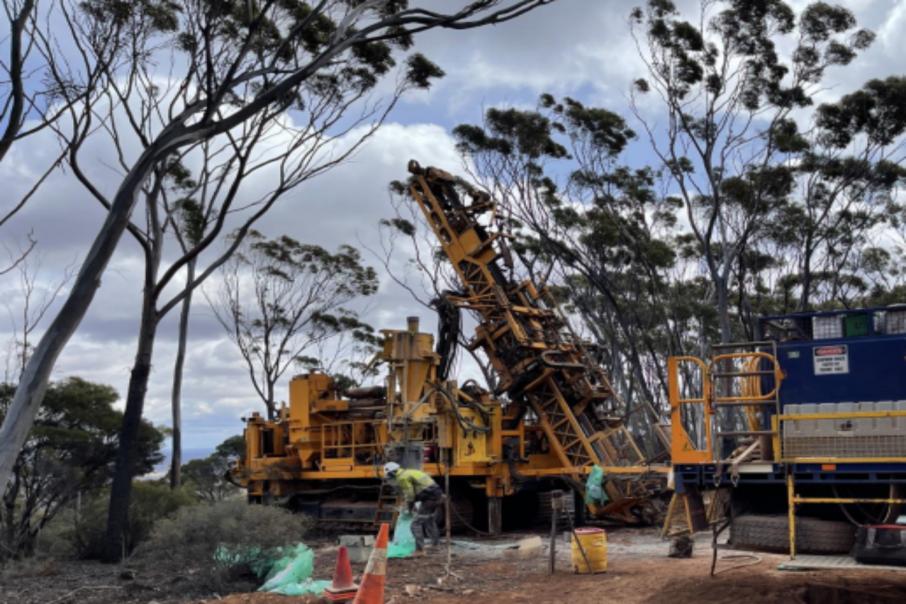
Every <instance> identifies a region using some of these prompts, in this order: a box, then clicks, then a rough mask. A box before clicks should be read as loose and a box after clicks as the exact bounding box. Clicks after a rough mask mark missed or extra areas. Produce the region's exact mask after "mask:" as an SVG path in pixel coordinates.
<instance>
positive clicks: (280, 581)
mask: <svg viewBox="0 0 906 604" xmlns="http://www.w3.org/2000/svg"><path fill="white" fill-rule="evenodd" d="M281 553H282V556H281V557H280V558H278V559H276V560H274V562H273V564H272V565H271V570H270V572H269V573H268V574H267V577H266V578H265V581H264V585H262V586H261V587H259V588H258V591H271V592H275V591H277V590H278V589H286V588H287V587H288V586H291V585H294V584H300V583H303V582H304V581H306V580H308V579H311V575H312V573H313V572H314V569H315V553H314V552H313V551H311V548H310V547H308V546H307V545H305V544H304V543H299V544H297V545H296V546H295V547H292V548H286V549H283V550H282V552H281ZM287 595H290V594H287Z"/></svg>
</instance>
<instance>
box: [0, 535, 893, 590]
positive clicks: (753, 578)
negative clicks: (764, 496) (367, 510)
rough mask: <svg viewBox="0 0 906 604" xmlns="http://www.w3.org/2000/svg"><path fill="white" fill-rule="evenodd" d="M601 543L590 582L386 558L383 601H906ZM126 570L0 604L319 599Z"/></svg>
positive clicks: (860, 586)
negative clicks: (221, 589)
mask: <svg viewBox="0 0 906 604" xmlns="http://www.w3.org/2000/svg"><path fill="white" fill-rule="evenodd" d="M506 540H508V541H512V540H514V537H512V536H507V538H506ZM608 540H609V542H610V549H611V551H610V553H609V560H608V572H607V573H604V574H600V575H593V576H589V575H576V574H573V573H572V572H571V571H570V566H569V553H568V546H566V545H565V544H564V545H558V570H557V572H556V573H555V574H554V575H549V574H548V554H547V552H546V551H543V552H540V553H536V554H535V555H534V556H533V557H532V558H530V559H527V560H517V559H512V558H507V557H504V556H503V554H502V551H501V550H500V549H494V547H493V545H491V546H485V547H484V549H480V550H479V551H477V552H476V551H466V550H457V551H460V552H462V553H461V554H460V555H458V556H456V557H454V558H453V565H452V571H453V573H455V575H447V573H446V568H445V566H446V564H445V563H446V553H445V551H444V550H443V548H440V550H439V551H436V552H434V553H432V554H430V555H429V556H427V557H425V558H420V559H404V560H390V561H389V562H388V565H387V589H386V598H385V603H386V604H408V603H409V602H412V603H416V602H426V603H429V604H454V603H467V602H469V603H473V602H477V601H483V602H495V603H496V602H500V603H503V604H506V603H521V602H525V603H533V604H540V603H542V602H565V601H568V602H570V604H573V603H576V604H586V603H587V604H591V603H594V604H598V603H599V602H602V601H609V602H621V603H622V602H627V603H633V602H651V603H665V604H681V603H682V604H685V603H695V602H707V603H708V604H754V603H759V602H777V603H780V602H783V603H787V602H797V603H801V604H812V603H818V602H821V603H823V602H834V603H835V604H845V603H849V602H858V603H859V604H862V603H869V604H871V603H874V602H877V603H893V602H904V601H906V572H890V571H876V570H847V571H814V572H786V571H778V570H776V569H777V565H778V564H779V563H780V562H781V561H783V560H785V559H786V557H785V556H782V555H776V554H758V556H759V559H758V562H757V563H756V564H753V565H749V566H745V567H743V566H742V564H745V563H747V562H749V561H747V560H739V559H737V560H732V561H731V560H724V561H721V562H719V563H718V572H719V574H718V575H717V576H715V577H713V578H712V577H709V570H710V564H711V552H710V549H709V548H708V546H707V544H706V543H702V542H699V543H697V544H696V551H695V554H696V555H695V557H694V558H691V559H686V560H677V559H671V558H667V557H666V551H667V544H666V543H662V542H660V541H659V540H658V539H657V537H656V535H655V533H654V532H653V531H651V530H625V529H624V530H618V531H613V532H610V534H609V538H608ZM480 543H481V544H487V543H489V542H484V541H483V542H480ZM490 543H493V542H490ZM498 543H499V542H498ZM316 551H317V559H316V563H315V568H316V569H317V573H316V576H317V577H318V578H321V577H325V576H329V575H330V573H331V572H332V570H333V563H334V558H335V555H336V550H335V548H334V547H332V546H328V545H322V546H321V547H319V548H318V549H317V550H316ZM721 555H726V552H721ZM363 566H364V565H362V564H358V565H354V566H353V571H354V572H356V573H360V572H361V571H362V567H363ZM127 568H132V569H133V572H134V576H133V577H129V578H128V579H124V578H123V577H122V576H121V574H122V572H123V567H117V566H109V565H102V564H97V563H90V562H61V561H56V562H47V563H42V564H38V563H34V564H30V565H29V567H28V568H27V569H26V568H22V569H19V568H16V569H14V568H7V569H4V572H3V573H2V574H0V603H2V604H7V603H9V604H14V603H15V604H47V603H49V602H55V603H56V604H64V603H66V604H70V603H75V602H78V603H79V604H107V603H116V602H132V603H136V604H152V603H156V604H190V603H191V604H201V603H204V604H215V603H216V604H220V603H225V604H290V603H292V604H309V603H313V602H321V601H323V600H322V599H321V598H318V597H307V598H291V597H285V596H278V595H273V594H260V593H234V594H231V595H227V596H223V597H218V596H216V595H214V594H211V595H207V596H204V595H203V594H198V592H197V591H194V590H193V586H194V585H195V583H196V582H195V575H194V574H193V573H194V571H192V570H191V569H167V568H161V567H154V568H149V567H143V566H141V565H139V564H138V563H137V562H130V563H127Z"/></svg>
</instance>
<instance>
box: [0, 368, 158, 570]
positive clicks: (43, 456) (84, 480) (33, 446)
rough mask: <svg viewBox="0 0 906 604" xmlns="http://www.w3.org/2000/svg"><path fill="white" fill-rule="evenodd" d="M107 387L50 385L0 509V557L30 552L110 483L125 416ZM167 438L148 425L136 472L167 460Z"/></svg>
mask: <svg viewBox="0 0 906 604" xmlns="http://www.w3.org/2000/svg"><path fill="white" fill-rule="evenodd" d="M14 391H15V385H14V384H9V383H5V384H0V416H2V415H5V412H6V410H7V409H8V408H9V403H10V400H11V399H12V396H13V393H14ZM118 399H119V396H118V395H117V393H116V392H115V391H114V390H113V388H111V387H110V386H105V385H102V384H93V383H91V382H88V381H85V380H83V379H80V378H69V379H67V380H64V381H61V382H56V383H54V384H51V386H50V388H49V389H48V390H47V396H46V397H45V399H44V404H43V405H42V407H41V411H40V412H39V413H38V417H37V418H36V420H35V424H34V426H33V427H32V429H31V432H30V433H29V436H28V439H27V440H26V441H25V446H24V447H23V449H22V451H21V452H20V453H19V456H18V457H17V458H16V463H15V464H14V466H13V477H12V480H11V481H10V483H9V484H8V485H7V488H6V490H5V493H4V495H3V505H2V508H0V527H2V528H0V559H2V558H6V557H11V556H16V557H18V556H27V555H30V554H31V553H33V551H34V545H35V540H36V539H37V536H38V533H39V532H40V531H41V529H42V528H44V526H46V525H47V523H48V522H50V521H51V520H52V519H53V518H54V516H55V515H56V514H57V513H58V512H59V511H60V510H62V509H64V508H65V507H66V506H68V505H69V504H71V503H72V502H73V500H74V499H75V498H76V497H77V496H78V495H79V494H80V493H82V494H83V495H86V496H88V495H91V494H92V493H94V492H96V491H98V490H100V489H101V488H102V487H103V486H105V485H107V484H109V483H110V480H111V478H112V476H113V462H114V459H115V457H116V450H117V433H118V432H119V428H120V424H121V422H122V419H123V414H122V413H121V412H120V411H118V410H116V409H115V408H114V407H113V404H114V403H115V402H116V401H117V400H118ZM163 439H164V435H163V434H162V433H161V432H160V431H158V430H157V429H156V428H155V427H154V426H152V425H151V424H150V423H148V422H146V421H143V422H142V425H141V429H140V430H139V438H138V443H137V447H136V448H137V453H138V454H137V456H136V459H135V466H134V467H133V468H132V471H133V473H135V474H136V475H141V474H146V473H148V472H150V471H152V470H153V469H154V466H155V464H157V463H159V462H160V461H161V460H162V459H163V455H162V454H161V452H160V447H161V443H162V442H163Z"/></svg>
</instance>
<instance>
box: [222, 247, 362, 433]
mask: <svg viewBox="0 0 906 604" xmlns="http://www.w3.org/2000/svg"><path fill="white" fill-rule="evenodd" d="M377 287H378V280H377V273H376V272H375V270H374V269H373V268H371V267H370V266H365V265H363V264H362V258H361V254H360V253H359V251H358V250H356V249H355V248H353V247H351V246H349V245H341V246H339V248H338V249H337V251H336V252H335V253H331V252H329V251H328V250H326V249H324V248H322V247H320V246H318V245H311V244H304V243H300V242H298V241H296V240H295V239H293V238H291V237H288V236H285V235H284V236H282V237H279V238H276V239H267V238H266V237H264V236H263V235H261V234H260V233H257V232H253V233H252V234H251V235H250V236H249V237H248V238H247V241H246V243H245V245H244V246H243V247H242V248H241V250H240V251H239V252H238V253H237V254H235V255H234V256H233V258H232V259H231V260H230V261H229V262H228V263H227V265H226V266H225V267H224V269H223V271H222V281H221V287H220V292H219V294H218V296H217V299H216V300H215V301H214V302H213V303H212V308H213V309H214V312H215V315H216V316H217V319H218V320H219V321H220V323H221V325H223V327H224V329H225V330H226V332H227V334H228V335H229V337H230V339H232V340H233V342H234V343H235V344H236V345H237V347H238V348H239V352H240V353H241V355H242V358H243V360H244V361H245V363H246V366H247V367H248V372H249V378H250V379H251V382H252V386H253V387H254V388H255V392H257V393H258V396H259V397H260V398H261V401H262V402H263V403H264V405H265V407H266V408H267V414H268V417H269V418H271V419H274V418H276V416H277V393H276V385H277V382H278V381H279V380H280V379H281V378H282V377H283V375H284V374H285V373H286V371H287V370H289V369H290V368H291V367H297V368H298V367H307V368H313V367H321V368H324V367H325V366H326V365H328V364H329V360H328V356H332V357H333V358H335V359H336V358H338V357H339V356H345V355H344V353H349V352H351V351H349V350H348V347H346V346H344V344H345V343H346V342H344V341H343V338H344V337H345V339H346V340H348V341H351V343H352V345H353V346H359V347H365V348H366V349H370V348H372V347H373V346H374V345H375V344H376V341H377V340H376V337H375V336H374V333H373V329H372V328H371V327H370V326H369V325H367V324H365V323H362V322H361V321H360V320H359V318H358V315H357V314H356V313H355V312H354V311H352V310H350V309H348V308H346V305H348V304H349V303H350V302H357V301H358V300H357V299H358V298H360V297H365V296H370V295H372V294H374V293H375V292H376V291H377ZM326 346H332V347H333V348H334V350H333V351H332V352H333V354H332V355H329V353H328V352H327V350H326V348H325V347H326ZM353 369H354V368H353ZM332 373H333V372H332Z"/></svg>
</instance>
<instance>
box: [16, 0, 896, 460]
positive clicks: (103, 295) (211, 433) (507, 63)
mask: <svg viewBox="0 0 906 604" xmlns="http://www.w3.org/2000/svg"><path fill="white" fill-rule="evenodd" d="M697 4H698V3H697V2H687V3H686V5H687V6H688V7H694V6H697ZM791 4H792V5H793V6H794V7H795V8H797V9H799V8H801V7H802V6H804V5H805V4H806V3H805V2H799V1H797V2H792V3H791ZM845 4H846V6H848V7H849V8H850V9H851V10H853V11H854V12H855V14H856V16H857V18H858V20H859V22H860V25H862V26H864V27H868V28H870V29H872V30H874V31H875V32H876V33H877V34H878V37H877V39H876V41H875V43H874V45H873V46H872V47H871V48H870V49H869V50H868V51H867V52H865V53H864V54H863V55H861V56H860V57H859V58H858V59H857V60H856V61H855V62H854V64H852V65H851V66H850V67H848V68H846V69H841V70H836V71H831V72H830V73H829V74H828V79H827V82H828V86H827V88H826V89H825V90H823V91H822V92H821V98H822V100H830V99H833V98H835V97H837V96H839V95H841V94H845V93H846V92H849V91H851V90H854V89H856V88H858V87H859V86H860V85H861V84H862V83H864V81H866V80H868V79H869V78H872V77H883V76H887V75H892V74H900V73H901V70H902V67H901V65H902V53H903V51H904V49H906V47H904V43H903V41H902V32H903V31H904V30H906V1H902V0H900V1H898V0H848V1H847V2H845ZM634 5H635V3H634V2H628V1H623V0H610V1H606V0H594V1H591V0H559V1H557V2H554V3H553V4H551V5H550V6H546V7H543V8H541V9H539V10H537V11H536V12H534V13H531V14H529V15H527V16H525V17H523V18H521V19H519V20H517V21H514V22H510V23H507V24H503V25H500V26H497V27H494V28H484V29H479V30H473V31H468V32H463V33H453V32H433V33H430V34H427V35H425V36H423V37H422V38H420V39H418V40H417V45H418V50H420V51H421V52H423V53H424V54H426V55H427V56H428V57H430V58H431V59H432V60H434V61H435V62H436V63H438V64H439V65H440V66H441V67H442V68H443V69H444V70H445V71H446V73H447V76H446V78H444V79H443V80H442V81H440V82H438V83H437V84H436V85H435V86H434V87H433V88H432V89H431V90H430V91H427V92H419V93H417V94H413V95H411V96H409V97H407V98H406V99H404V100H403V101H402V102H401V103H400V104H399V105H398V106H397V107H396V108H395V110H394V111H393V113H392V114H391V115H390V117H389V119H388V120H387V123H386V124H385V125H384V127H383V128H382V129H381V130H380V131H379V132H378V133H377V134H376V135H375V136H374V137H373V138H372V139H371V140H370V141H369V142H368V143H367V144H366V145H365V146H364V147H363V148H362V149H361V150H360V151H359V152H358V153H357V154H356V155H355V156H354V157H353V158H352V159H351V160H350V161H348V162H346V163H345V164H344V165H342V166H340V167H338V168H336V169H334V170H333V171H331V172H329V173H327V174H325V175H323V176H320V177H318V178H317V179H316V180H313V181H311V182H310V183H307V184H305V185H303V186H302V187H300V188H299V189H297V190H295V191H294V192H293V193H292V194H291V195H289V196H288V197H287V198H286V199H284V200H283V201H282V202H281V203H280V205H279V206H278V207H277V208H276V209H275V210H274V211H273V212H272V213H271V214H270V215H269V216H268V217H267V218H266V219H265V220H264V221H263V222H262V223H261V224H260V225H259V229H260V230H261V231H263V232H264V233H265V234H267V235H271V236H276V235H281V234H287V235H290V236H292V237H294V238H296V239H298V240H301V241H305V242H311V243H317V244H320V245H322V246H325V247H328V248H335V247H336V246H337V245H339V244H340V243H351V244H353V245H357V246H360V247H366V248H370V249H375V250H377V249H379V248H380V237H379V235H378V229H377V224H378V221H379V220H380V219H381V218H385V217H388V216H390V215H392V208H391V206H390V199H389V196H388V194H387V184H388V183H389V182H390V181H391V180H394V179H400V178H404V177H405V176H406V162H407V161H408V160H409V159H410V158H417V159H418V160H419V161H420V162H421V163H422V164H423V165H437V166H443V167H446V168H447V169H450V170H453V171H455V170H457V169H458V167H459V166H460V161H459V159H458V156H457V154H456V152H455V150H454V148H453V141H452V138H451V136H450V131H451V129H452V128H453V127H454V126H456V125H457V124H460V123H466V122H468V123H477V122H478V121H480V119H481V115H482V112H483V111H484V110H485V109H487V108H488V107H493V106H532V105H534V103H535V101H536V99H537V98H538V95H539V94H540V93H542V92H551V93H553V94H555V95H558V96H562V95H569V96H572V97H574V98H577V99H579V100H581V101H582V102H584V103H586V104H590V105H601V106H605V107H607V108H609V109H611V110H614V111H617V112H619V113H623V114H628V101H627V92H628V90H629V84H630V82H631V81H632V80H634V79H636V78H638V77H640V75H642V71H641V68H640V64H639V59H638V57H637V55H636V51H635V47H634V44H633V41H632V39H631V37H630V36H629V33H628V25H627V16H628V13H629V10H630V8H631V7H632V6H634ZM680 5H683V3H680ZM55 149H56V147H55V143H54V142H53V140H52V139H51V138H50V137H49V136H48V137H43V138H41V137H36V138H34V139H29V142H28V144H27V145H20V146H19V147H17V148H14V150H13V152H12V154H11V156H10V157H8V158H7V160H5V161H4V162H3V164H2V165H0V182H3V183H4V187H6V188H7V192H9V191H11V190H13V189H15V190H19V189H20V188H21V187H22V186H24V184H23V183H25V182H27V181H28V176H29V175H32V174H35V173H36V172H37V171H38V170H40V166H42V165H44V164H45V162H46V161H47V158H49V157H52V154H53V153H54V152H55ZM89 151H91V152H94V153H96V154H97V165H98V166H104V165H105V162H104V160H103V156H104V154H105V153H106V152H108V150H105V149H103V148H98V149H96V150H93V151H92V150H90V149H89ZM89 158H90V155H86V160H85V161H87V160H88V159H89ZM646 160H648V158H647V157H646V154H645V151H644V147H643V146H642V145H638V146H636V147H635V148H633V149H630V151H629V158H628V161H635V162H639V163H642V162H645V161H646ZM108 172H109V175H108V176H107V177H106V180H107V184H108V185H109V187H108V189H110V188H113V187H114V186H115V183H116V173H115V170H109V171H108ZM97 174H98V178H99V179H100V180H104V178H105V177H104V171H103V169H101V168H98V171H97ZM103 218H104V216H103V212H102V211H101V210H100V208H99V206H98V204H97V203H96V202H94V201H92V200H91V199H90V198H89V197H88V196H87V194H86V193H85V192H84V191H83V189H82V188H81V187H80V185H78V184H77V183H75V182H74V180H73V179H71V178H70V177H69V176H68V175H67V174H59V175H56V176H55V177H54V178H53V179H52V180H51V181H50V182H48V183H47V185H46V186H45V187H43V189H42V190H41V192H40V194H39V196H38V197H37V198H35V199H34V200H33V202H32V203H31V204H30V205H29V206H28V207H27V209H26V211H24V212H22V213H21V214H20V215H19V216H18V217H17V220H16V224H15V225H13V226H12V228H4V229H3V231H0V243H2V246H3V247H5V248H7V249H10V250H14V249H16V247H17V246H20V245H22V244H24V241H25V234H26V233H28V232H32V233H33V234H34V236H35V238H37V240H38V247H37V250H38V255H37V256H36V258H38V257H40V272H39V274H38V277H39V280H40V281H41V282H42V283H44V284H45V285H46V284H51V283H54V282H56V281H58V280H59V279H60V276H61V275H62V274H63V273H64V272H65V271H66V270H67V269H69V270H73V269H75V268H77V266H78V264H79V263H80V262H81V260H82V257H83V254H84V252H85V251H86V249H87V247H88V246H89V245H90V242H91V240H92V239H93V237H94V236H95V234H96V233H97V230H98V228H99V227H100V225H101V222H102V221H103ZM0 253H2V250H0ZM365 255H366V259H367V260H368V261H369V262H372V263H374V264H375V265H376V264H377V262H378V260H377V259H376V258H373V257H371V256H369V255H368V253H367V252H365ZM405 261H406V258H398V259H397V262H399V263H400V266H402V265H403V264H405ZM141 269H142V262H141V259H140V256H139V254H138V251H137V249H136V246H135V244H134V243H133V242H131V241H129V240H128V238H125V237H124V239H123V242H122V243H121V244H120V247H119V249H118V250H117V254H116V256H115V257H114V259H113V261H112V263H111V265H110V267H109V268H108V270H107V273H106V275H105V278H104V281H103V285H102V288H101V290H100V292H99V293H98V295H97V297H96V299H95V302H94V304H93V305H92V307H91V309H90V311H89V313H88V315H87V316H86V318H85V320H84V321H83V323H82V325H81V328H80V329H79V331H78V333H77V335H76V336H75V337H74V338H73V340H72V341H71V343H70V344H69V346H68V347H67V349H66V350H65V352H64V354H63V355H62V357H61V358H60V361H59V363H58V365H57V368H56V372H55V377H56V378H63V377H66V376H81V377H83V378H86V379H89V380H93V381H98V382H104V383H108V384H111V385H113V386H115V387H116V388H117V389H118V391H119V392H120V393H124V392H125V388H126V383H127V380H128V375H129V368H130V365H131V361H132V357H133V356H134V346H135V331H136V327H137V322H138V308H139V306H138V302H139V294H140V291H139V289H140V279H139V278H138V276H139V275H140V272H141ZM20 302H21V298H20V296H19V294H18V292H17V282H16V280H15V277H14V276H9V275H8V276H6V277H0V344H2V343H4V342H8V341H9V340H10V338H11V337H12V334H11V327H10V326H11V325H12V321H13V318H14V317H15V316H16V315H17V314H18V313H19V312H20V308H19V304H20ZM364 311H365V319H366V320H368V321H369V322H371V323H372V324H373V325H374V326H375V327H389V328H397V327H402V326H403V324H404V318H405V317H406V316H407V315H410V314H414V315H419V316H421V318H422V325H423V326H433V325H434V317H433V316H431V315H430V313H428V312H427V311H425V310H424V309H423V308H422V307H420V306H419V305H418V304H416V303H415V302H414V301H413V300H412V299H411V298H410V297H409V295H408V294H407V293H406V292H405V291H404V290H403V289H402V288H400V287H399V286H398V285H396V284H395V283H394V282H393V281H392V280H390V279H389V278H387V276H386V275H384V274H383V273H382V282H381V288H380V291H379V292H378V294H377V295H376V296H374V297H373V298H372V299H371V300H369V301H368V303H367V306H366V307H364ZM171 315H172V316H170V317H168V319H167V320H165V322H164V324H163V326H162V328H161V330H160V337H159V340H158V343H157V348H156V352H155V363H154V373H153V375H152V378H151V384H150V389H149V395H148V399H147V403H146V407H145V409H146V417H148V418H149V419H150V420H151V421H153V422H155V423H158V424H162V425H167V424H169V413H170V409H169V392H170V385H171V384H170V381H171V379H172V378H171V375H172V374H171V368H172V362H173V356H174V352H175V333H176V330H175V319H176V316H175V313H172V314H171ZM190 329H191V332H190V341H189V352H188V359H187V364H186V374H185V375H186V377H185V385H184V401H183V404H184V411H183V414H184V427H183V430H184V434H185V439H186V442H185V444H184V447H187V448H210V447H213V446H214V445H216V444H217V443H219V442H220V441H221V440H223V439H224V438H225V437H227V436H230V435H232V434H236V433H238V432H239V431H241V427H242V425H241V422H240V420H239V418H240V417H241V416H242V415H243V414H244V413H245V412H246V411H248V410H252V409H261V404H260V402H258V401H257V400H256V397H255V394H254V391H253V390H252V388H251V386H250V384H249V382H248V378H247V373H246V371H245V369H244V366H243V364H242V362H241V359H240V357H239V356H238V354H237V351H236V349H235V348H234V345H233V344H232V343H231V342H230V341H229V340H227V339H226V338H225V337H224V334H223V332H222V329H221V327H220V326H219V325H218V324H217V323H216V321H215V320H214V318H213V316H212V313H211V311H210V309H209V308H208V306H207V303H206V302H205V301H204V299H203V298H202V297H196V303H195V304H194V305H193V310H192V324H191V328H190ZM2 354H3V353H2V350H0V355H2ZM281 388H285V386H282V387H281Z"/></svg>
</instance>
